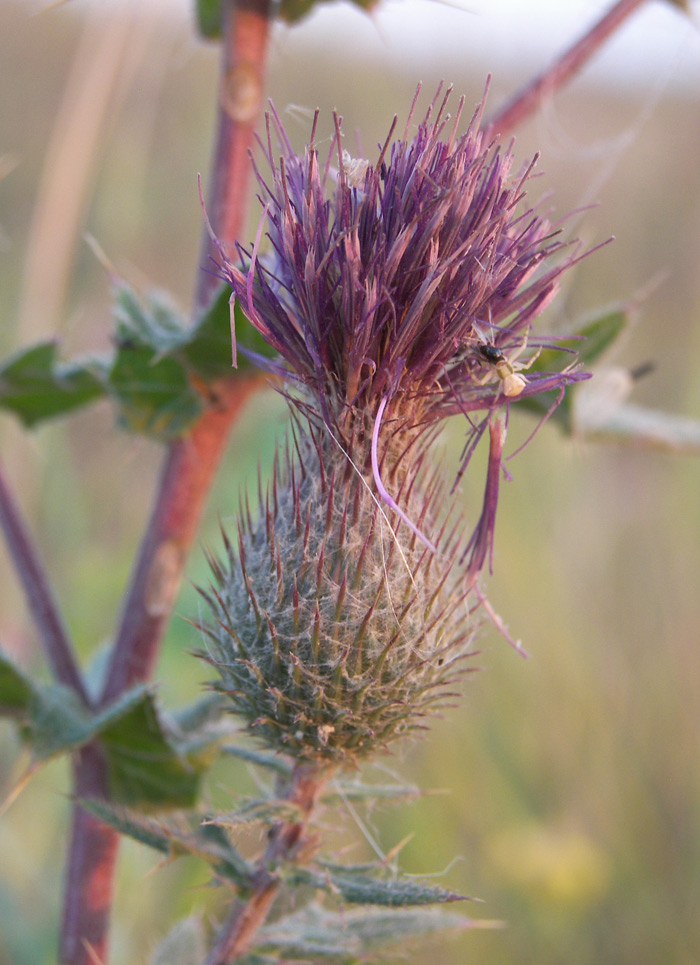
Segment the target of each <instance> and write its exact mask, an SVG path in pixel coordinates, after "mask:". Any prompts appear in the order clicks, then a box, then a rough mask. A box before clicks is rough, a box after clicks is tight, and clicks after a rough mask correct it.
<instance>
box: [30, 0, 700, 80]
mask: <svg viewBox="0 0 700 965" xmlns="http://www.w3.org/2000/svg"><path fill="white" fill-rule="evenodd" d="M31 2H32V3H33V5H34V6H35V8H41V7H45V6H47V5H50V4H49V3H47V2H46V0H31ZM72 2H75V3H76V4H77V3H92V4H95V3H97V4H102V5H109V4H110V3H116V2H118V3H120V4H122V5H123V4H124V3H125V2H133V3H137V5H138V6H140V7H141V8H144V0H72ZM145 3H146V6H145V8H146V9H150V10H152V9H153V5H154V4H160V5H162V6H165V7H167V8H168V9H169V10H170V11H172V12H174V13H175V12H176V13H177V15H179V16H182V17H183V18H189V17H191V9H192V0H145ZM612 5H613V0H383V2H380V3H378V4H377V7H376V9H375V11H374V12H373V14H372V16H371V17H368V16H367V15H366V14H364V13H363V12H362V11H360V10H359V9H358V8H355V7H353V6H352V5H351V4H349V3H343V2H333V3H323V4H320V5H319V6H318V7H317V8H316V11H315V12H314V13H313V14H312V15H311V16H310V17H307V18H305V19H304V20H303V21H301V23H300V24H299V25H298V26H296V27H293V28H286V27H278V28H277V34H278V36H277V38H276V39H277V43H280V44H282V46H284V32H285V31H286V30H289V29H291V30H303V31H304V32H305V40H306V41H307V42H311V41H312V39H314V40H316V41H317V42H321V43H326V44H328V46H329V47H332V46H333V45H335V44H342V45H343V46H345V47H347V46H352V45H355V46H357V47H359V48H362V49H363V50H367V52H368V53H374V54H376V55H377V56H382V55H384V56H388V57H390V58H391V59H392V60H395V59H396V58H397V57H398V56H403V57H404V58H406V59H407V60H409V61H410V60H411V59H416V58H420V59H421V60H422V61H423V62H424V60H425V54H426V50H429V49H431V48H432V49H434V50H436V51H437V50H439V51H441V53H442V55H443V56H445V55H451V56H459V55H460V53H464V56H470V55H471V56H474V51H478V52H479V55H480V56H483V57H487V58H488V61H489V69H491V70H492V71H493V72H494V73H497V72H498V71H499V65H505V64H525V65H527V64H529V63H532V64H536V65H537V66H538V67H541V66H542V64H543V63H545V62H546V60H547V58H548V57H553V56H554V55H555V54H556V53H558V52H559V51H560V50H562V49H563V48H564V47H565V46H566V45H568V44H569V43H570V42H571V41H572V40H573V39H574V38H576V37H578V36H579V35H580V34H581V32H582V31H583V29H584V28H585V27H586V26H587V25H590V24H591V23H592V22H594V21H595V20H596V19H597V18H598V17H599V16H600V15H601V14H602V13H603V12H604V11H605V10H607V9H609V8H610V7H611V6H612ZM690 9H691V16H690V17H688V16H685V15H683V14H682V13H681V12H680V11H679V10H677V9H675V8H674V7H673V6H672V5H671V3H670V2H669V0H652V2H650V3H648V4H646V5H645V6H643V7H642V8H641V9H640V10H639V11H637V13H635V14H634V15H633V16H632V18H631V19H630V20H628V21H627V22H626V24H625V25H624V26H623V28H622V29H621V30H620V31H619V32H618V34H617V36H616V37H615V38H614V39H613V40H612V41H609V42H608V43H607V44H606V46H605V48H604V50H603V51H602V52H601V53H600V54H599V55H598V56H597V57H596V59H595V62H594V63H593V64H591V66H590V67H588V68H587V70H586V74H585V77H584V82H585V81H587V80H588V81H593V82H595V81H596V80H598V79H600V80H602V81H603V80H604V81H607V82H608V83H610V80H611V77H614V78H615V79H616V82H617V83H618V84H621V85H631V86H635V87H637V86H642V87H655V86H658V85H659V84H660V83H661V84H662V85H666V84H668V85H670V86H673V87H678V86H681V87H685V88H686V89H689V90H695V91H698V92H699V93H700V0H690Z"/></svg>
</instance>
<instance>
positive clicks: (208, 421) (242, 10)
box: [61, 0, 270, 965]
mask: <svg viewBox="0 0 700 965" xmlns="http://www.w3.org/2000/svg"><path fill="white" fill-rule="evenodd" d="M223 6H224V31H223V61H222V62H223V71H222V85H221V91H220V97H219V130H218V135H217V141H216V148H215V152H214V162H213V169H214V175H213V178H212V186H211V190H210V201H209V205H208V214H209V218H210V220H211V222H212V226H213V229H214V231H215V232H216V235H217V237H218V239H219V241H220V242H221V244H222V245H224V246H226V247H229V246H233V244H234V242H235V239H236V238H237V237H239V236H240V234H241V231H242V228H243V221H244V217H245V213H246V210H247V195H248V188H249V181H250V176H251V173H252V172H251V166H250V163H249V160H248V150H249V148H250V147H251V146H252V143H253V134H254V127H255V122H256V120H257V118H258V116H259V114H260V111H261V107H262V95H263V90H264V70H265V63H266V53H267V43H268V33H269V22H270V0H240V3H236V2H235V0H226V2H225V3H224V5H223ZM208 245H209V241H208V240H205V242H204V251H205V253H206V252H207V251H208ZM203 264H205V265H206V256H205V258H204V260H203ZM216 284H217V281H216V279H215V278H214V277H213V276H212V275H210V274H207V273H205V272H203V271H200V272H199V275H198V286H197V289H198V290H197V298H196V305H195V315H197V316H198V315H199V314H200V313H201V311H202V310H203V309H204V308H205V307H206V306H207V304H208V303H209V301H210V299H211V296H212V294H213V290H214V288H215V286H216ZM258 384H259V379H258V378H232V379H229V380H225V381H223V382H221V383H220V384H218V385H216V386H212V387H211V389H212V393H211V394H212V397H213V398H214V399H215V402H214V403H213V404H212V405H210V406H209V407H208V408H207V409H206V410H205V412H204V414H203V415H202V417H201V418H200V420H199V421H198V422H197V423H196V425H195V426H194V427H193V429H192V430H191V432H190V433H189V434H188V435H187V436H186V437H184V438H182V439H178V440H176V441H175V442H173V443H171V444H170V446H169V447H168V451H167V453H166V457H165V462H164V465H163V470H162V473H161V478H160V482H159V487H158V491H157V493H156V498H155V502H154V506H153V510H152V514H151V519H150V522H149V525H148V527H147V530H146V534H145V536H144V539H143V542H142V545H141V549H140V552H139V556H138V560H137V562H136V566H135V568H134V571H133V576H132V580H131V584H130V587H129V590H128V593H127V596H126V599H125V603H124V607H123V611H122V618H121V625H120V627H119V631H118V634H117V637H116V642H115V645H114V649H113V651H112V656H111V661H110V664H109V667H108V671H107V676H106V681H105V687H104V691H103V693H102V696H101V702H102V703H103V704H105V703H109V702H110V701H112V700H114V699H116V698H117V697H118V696H119V695H120V694H121V693H122V692H123V691H124V690H125V689H126V688H128V687H130V686H133V685H134V684H136V683H139V682H140V681H143V680H146V679H147V678H148V677H149V675H150V674H151V671H152V669H153V666H154V664H155V661H156V658H157V656H158V652H159V649H160V644H161V641H162V638H163V633H164V631H165V627H166V625H167V623H168V620H169V618H170V615H171V612H172V606H173V604H174V602H175V597H176V592H177V588H178V586H179V582H180V578H181V575H182V571H183V568H184V565H185V560H186V558H187V553H188V550H189V548H190V546H191V544H192V541H193V540H194V538H195V536H196V532H197V527H198V524H199V521H200V518H201V513H202V510H203V507H204V503H205V500H206V497H207V495H208V493H209V490H210V489H211V485H212V482H213V479H214V474H215V471H216V468H217V466H218V463H219V460H220V457H221V454H222V452H223V449H224V446H225V443H226V440H227V438H228V434H229V431H230V429H231V427H232V425H233V423H234V422H235V420H236V418H237V416H238V414H239V412H240V411H241V408H242V406H243V404H244V402H245V400H246V399H247V398H248V396H249V395H250V394H251V392H252V391H254V389H255V388H256V386H257V385H258ZM108 790H109V789H108V785H107V773H106V769H105V766H104V761H103V760H102V757H101V755H100V752H99V748H96V747H93V746H90V747H87V748H84V749H83V750H82V751H81V753H80V754H79V755H78V756H77V758H76V761H75V793H76V795H77V796H78V797H95V796H97V797H106V796H108ZM70 842H71V843H70V853H69V864H68V871H67V880H66V893H65V904H64V913H63V927H62V935H61V962H62V963H68V965H92V963H94V962H96V961H100V962H107V960H108V927H109V916H110V907H111V901H112V890H113V882H114V871H115V865H116V858H117V844H118V835H117V834H116V833H115V832H114V831H112V830H111V829H108V828H106V827H105V826H104V825H102V824H101V823H100V822H99V821H97V820H96V819H94V818H93V817H92V816H90V815H88V814H87V813H86V812H85V811H83V810H81V808H80V807H79V806H76V808H75V811H74V816H73V826H72V830H71V838H70Z"/></svg>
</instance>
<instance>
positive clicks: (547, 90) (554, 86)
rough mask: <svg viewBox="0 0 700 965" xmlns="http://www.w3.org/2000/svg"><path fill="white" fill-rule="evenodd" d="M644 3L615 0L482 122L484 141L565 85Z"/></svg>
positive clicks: (513, 124) (524, 116)
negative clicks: (573, 40)
mask: <svg viewBox="0 0 700 965" xmlns="http://www.w3.org/2000/svg"><path fill="white" fill-rule="evenodd" d="M646 2H647V0H618V2H617V3H616V4H615V5H614V6H613V7H612V8H611V9H610V10H609V11H608V12H607V13H606V14H604V16H603V17H601V19H600V20H598V21H597V22H596V23H595V24H594V25H593V26H592V27H591V29H590V30H588V31H587V32H586V33H585V34H584V35H583V36H582V37H581V38H580V39H579V40H577V41H576V43H575V44H573V45H572V46H571V47H569V48H568V50H566V51H564V53H563V54H561V56H559V57H558V58H557V59H556V60H555V61H554V63H552V64H550V65H549V67H547V68H546V70H544V71H542V73H541V74H538V75H537V76H536V77H535V78H534V79H533V80H531V81H530V82H529V83H528V84H527V85H526V86H525V87H524V88H523V89H522V90H520V91H519V92H518V93H517V94H516V95H515V96H514V97H513V98H511V100H509V101H508V103H507V104H506V105H505V106H504V107H502V108H501V109H500V110H499V111H498V113H497V114H496V115H495V117H493V118H492V119H491V120H489V121H487V122H486V125H485V129H486V130H485V135H484V136H485V139H486V142H487V143H488V141H489V140H490V139H491V138H492V137H493V136H495V135H496V134H504V133H506V132H508V131H511V130H513V128H514V127H517V125H518V124H521V123H522V122H523V121H524V120H526V119H527V118H528V117H530V116H532V115H533V114H535V113H536V112H537V111H538V110H539V108H540V107H541V105H542V102H543V101H544V100H546V99H547V98H548V97H551V96H552V95H553V94H554V93H555V91H557V90H559V89H560V88H561V87H563V86H564V85H565V84H567V83H568V82H569V81H570V80H571V79H572V77H573V76H574V75H575V74H576V73H577V72H578V71H579V70H581V68H582V67H583V66H584V64H585V63H586V62H587V61H589V60H590V59H591V58H592V57H593V55H594V54H595V53H596V52H597V51H598V50H599V48H600V47H602V46H603V44H604V43H605V41H606V40H607V39H608V38H609V37H610V36H612V34H613V33H614V32H615V31H616V30H617V29H618V27H620V26H621V25H622V23H623V22H624V21H625V20H626V19H627V18H628V17H630V16H631V15H632V14H633V13H634V12H635V11H636V10H637V8H638V7H641V6H642V4H644V3H646Z"/></svg>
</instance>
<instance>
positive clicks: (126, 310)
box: [108, 284, 204, 440]
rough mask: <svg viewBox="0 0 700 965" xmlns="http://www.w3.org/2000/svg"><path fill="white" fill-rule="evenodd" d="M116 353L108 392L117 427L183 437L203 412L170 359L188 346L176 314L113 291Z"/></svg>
mask: <svg viewBox="0 0 700 965" xmlns="http://www.w3.org/2000/svg"><path fill="white" fill-rule="evenodd" d="M115 315H116V318H117V335H116V344H117V352H116V355H115V358H114V361H113V364H112V367H111V371H110V373H109V380H108V382H109V391H110V394H111V395H112V396H113V398H114V399H115V400H116V401H117V403H118V411H119V415H118V419H119V423H120V424H121V425H122V426H123V427H124V428H126V429H129V430H130V431H131V432H138V433H143V434H144V435H148V436H155V437H156V438H158V439H161V440H167V439H171V438H173V437H175V436H179V435H182V434H183V433H184V432H185V430H186V429H187V428H189V426H190V425H191V424H192V423H193V422H194V421H195V419H197V417H198V416H199V415H200V414H201V412H202V410H203V408H204V401H203V398H202V396H201V395H200V393H199V392H198V391H197V390H196V389H195V387H194V386H193V385H192V383H191V381H190V379H189V377H188V373H187V369H186V368H185V366H184V365H183V363H182V362H181V361H180V360H179V359H178V358H175V357H173V353H177V352H179V350H181V349H182V346H183V345H184V344H185V342H186V341H187V332H186V330H185V328H184V325H183V324H182V323H181V321H180V319H179V318H178V317H177V315H176V314H175V312H174V311H173V310H171V309H170V308H169V307H168V306H167V305H166V304H165V302H164V300H163V299H162V298H161V297H159V296H153V297H152V298H151V299H150V300H149V301H148V302H146V303H143V302H142V301H141V300H140V299H139V298H138V297H137V296H136V294H135V293H134V292H133V290H132V289H131V288H130V287H129V286H128V285H126V284H122V285H120V287H119V288H118V290H117V301H116V307H115Z"/></svg>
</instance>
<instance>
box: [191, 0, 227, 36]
mask: <svg viewBox="0 0 700 965" xmlns="http://www.w3.org/2000/svg"><path fill="white" fill-rule="evenodd" d="M195 6H196V13H197V27H198V29H199V32H200V34H201V35H202V36H203V37H206V38H207V39H208V40H215V39H216V38H218V37H220V36H221V6H222V0H196V3H195Z"/></svg>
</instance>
